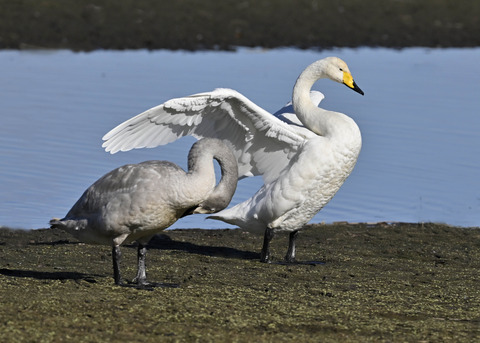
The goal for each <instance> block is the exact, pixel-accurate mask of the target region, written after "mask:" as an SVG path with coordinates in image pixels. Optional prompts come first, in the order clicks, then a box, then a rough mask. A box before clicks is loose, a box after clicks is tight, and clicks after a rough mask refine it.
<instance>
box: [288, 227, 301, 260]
mask: <svg viewBox="0 0 480 343" xmlns="http://www.w3.org/2000/svg"><path fill="white" fill-rule="evenodd" d="M297 236H298V230H295V231H292V232H290V236H289V240H288V250H287V254H286V255H285V262H286V263H295V242H296V240H297Z"/></svg>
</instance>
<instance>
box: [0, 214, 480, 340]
mask: <svg viewBox="0 0 480 343" xmlns="http://www.w3.org/2000/svg"><path fill="white" fill-rule="evenodd" d="M261 241H262V237H260V236H257V235H253V234H248V233H245V232H242V231H240V230H173V231H166V232H164V233H163V234H161V235H159V236H157V237H156V238H155V239H154V240H153V241H152V243H151V247H150V250H149V254H148V257H147V263H148V272H149V278H150V279H151V280H152V281H158V282H165V283H173V284H178V285H179V286H180V287H178V288H158V289H155V290H153V291H145V290H137V289H132V288H120V287H116V286H114V284H113V278H112V270H111V269H112V267H111V254H110V248H109V247H106V246H93V245H85V244H82V243H79V242H77V241H76V240H75V239H74V238H72V237H71V236H70V235H68V234H66V233H64V232H62V231H59V230H49V229H43V230H31V231H23V230H9V229H0V249H1V254H0V255H1V258H0V261H1V262H0V289H1V293H2V314H1V319H2V320H0V339H1V340H2V341H3V342H15V341H17V342H20V341H32V342H33V341H36V342H38V341H43V342H54V341H64V340H66V339H73V340H74V341H76V342H98V341H112V342H116V341H123V342H125V341H136V342H158V341H162V342H180V341H181V342H225V341H236V342H252V341H255V342H272V341H275V342H288V341H291V340H292V339H296V340H299V341H303V342H318V341H325V342H336V341H338V342H345V341H357V342H359V341H362V342H383V341H384V342H389V341H390V342H391V341H429V342H434V341H436V342H438V341H452V342H453V341H454V342H471V341H475V340H478V339H480V312H479V311H478V309H479V308H480V282H479V276H478V270H479V269H480V262H479V261H480V231H479V230H478V229H468V228H456V227H451V226H447V225H439V224H401V223H397V224H393V225H389V224H376V225H364V224H355V225H353V224H336V225H309V226H308V227H307V228H306V229H305V230H303V231H302V232H301V235H300V236H299V239H298V252H297V256H298V259H299V260H300V261H315V262H321V263H306V264H299V265H282V264H278V263H273V264H270V265H267V264H263V263H260V262H259V261H258V258H259V250H260V247H261ZM286 247H287V235H278V236H277V237H275V239H274V241H273V242H272V249H273V255H274V256H273V259H274V261H275V262H280V261H281V259H282V256H283V255H284V254H285V250H286ZM122 252H123V254H124V257H123V261H122V268H123V270H124V274H125V277H133V276H134V273H135V270H136V267H135V257H136V249H135V247H134V246H126V247H123V249H122Z"/></svg>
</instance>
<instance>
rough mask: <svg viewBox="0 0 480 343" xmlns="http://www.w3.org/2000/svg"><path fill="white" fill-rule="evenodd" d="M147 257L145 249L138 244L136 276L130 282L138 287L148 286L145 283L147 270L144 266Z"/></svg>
mask: <svg viewBox="0 0 480 343" xmlns="http://www.w3.org/2000/svg"><path fill="white" fill-rule="evenodd" d="M146 257H147V247H146V245H144V244H142V243H138V250H137V263H138V269H137V276H136V277H135V278H134V279H133V280H132V282H133V283H136V284H137V285H139V286H145V285H148V282H147V268H146V265H145V259H146Z"/></svg>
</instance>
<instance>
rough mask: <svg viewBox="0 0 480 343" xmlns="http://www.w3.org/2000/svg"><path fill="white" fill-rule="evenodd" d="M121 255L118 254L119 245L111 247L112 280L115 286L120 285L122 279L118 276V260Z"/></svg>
mask: <svg viewBox="0 0 480 343" xmlns="http://www.w3.org/2000/svg"><path fill="white" fill-rule="evenodd" d="M121 257H122V253H121V252H120V246H119V245H113V247H112V260H113V278H114V279H115V284H116V285H121V284H122V278H121V276H120V258H121Z"/></svg>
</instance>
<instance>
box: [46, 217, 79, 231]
mask: <svg viewBox="0 0 480 343" xmlns="http://www.w3.org/2000/svg"><path fill="white" fill-rule="evenodd" d="M49 223H50V228H51V229H61V230H64V231H67V232H70V233H72V232H75V231H78V230H81V229H83V228H85V226H86V225H87V221H86V220H74V219H65V218H63V219H58V218H53V219H52V220H50V222H49Z"/></svg>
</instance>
